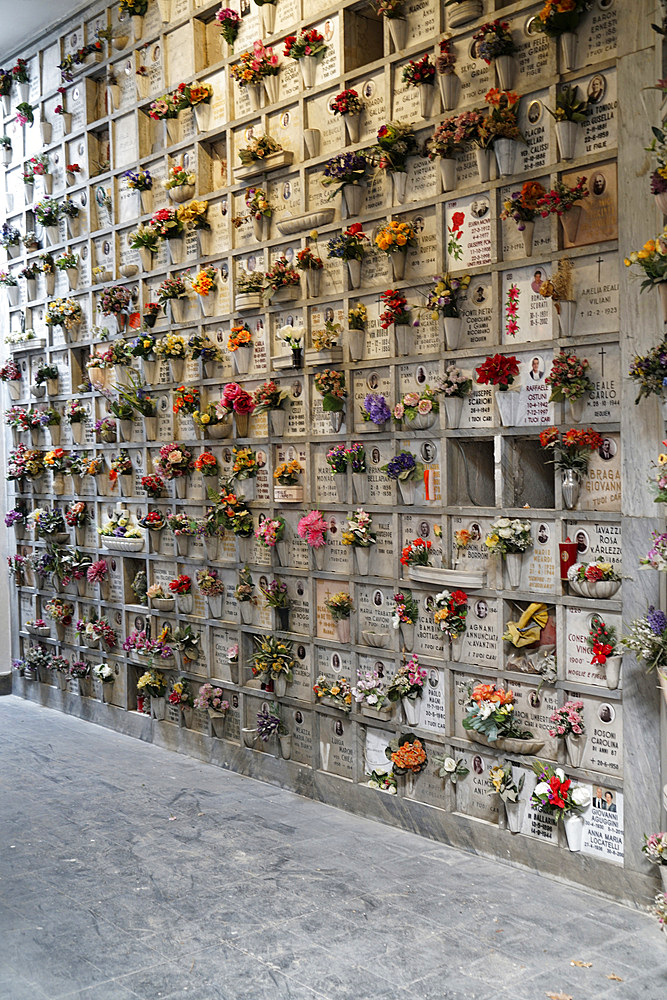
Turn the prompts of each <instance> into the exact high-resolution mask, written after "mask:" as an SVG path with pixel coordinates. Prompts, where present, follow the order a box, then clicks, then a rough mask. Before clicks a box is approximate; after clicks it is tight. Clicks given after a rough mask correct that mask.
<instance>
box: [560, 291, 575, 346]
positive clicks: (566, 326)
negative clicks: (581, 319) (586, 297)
mask: <svg viewBox="0 0 667 1000" xmlns="http://www.w3.org/2000/svg"><path fill="white" fill-rule="evenodd" d="M558 305H559V308H560V312H559V313H557V315H558V326H559V329H560V335H561V337H571V336H572V334H573V332H574V321H575V319H576V315H577V303H576V302H574V301H572V300H570V299H562V300H561V301H560V302H559V303H558Z"/></svg>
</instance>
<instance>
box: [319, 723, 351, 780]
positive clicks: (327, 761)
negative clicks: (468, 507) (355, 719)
mask: <svg viewBox="0 0 667 1000" xmlns="http://www.w3.org/2000/svg"><path fill="white" fill-rule="evenodd" d="M319 723H320V768H321V770H322V771H328V772H329V773H330V774H338V775H340V776H341V777H343V778H353V777H354V749H355V746H356V730H355V727H354V726H353V724H352V723H351V722H350V721H349V720H348V719H345V718H338V717H337V718H335V719H334V718H331V717H330V716H320V720H319Z"/></svg>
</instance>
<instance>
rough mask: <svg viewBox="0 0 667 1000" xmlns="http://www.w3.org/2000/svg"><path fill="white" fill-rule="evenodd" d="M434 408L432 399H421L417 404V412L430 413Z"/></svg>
mask: <svg viewBox="0 0 667 1000" xmlns="http://www.w3.org/2000/svg"><path fill="white" fill-rule="evenodd" d="M432 409H433V403H432V402H431V400H430V399H420V400H419V403H418V405H417V413H430V412H431V410H432Z"/></svg>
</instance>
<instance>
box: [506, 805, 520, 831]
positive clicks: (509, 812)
mask: <svg viewBox="0 0 667 1000" xmlns="http://www.w3.org/2000/svg"><path fill="white" fill-rule="evenodd" d="M503 806H504V807H505V822H506V823H507V829H508V831H509V832H510V833H519V831H520V830H521V821H522V819H523V802H522V801H521V799H519V800H518V802H506V801H504V802H503Z"/></svg>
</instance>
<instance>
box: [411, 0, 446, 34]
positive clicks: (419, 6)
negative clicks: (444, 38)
mask: <svg viewBox="0 0 667 1000" xmlns="http://www.w3.org/2000/svg"><path fill="white" fill-rule="evenodd" d="M404 12H405V13H404V17H406V18H407V20H408V31H409V43H408V44H410V45H414V44H415V43H416V42H418V41H420V40H421V39H422V38H428V37H430V36H431V35H434V34H437V32H438V29H439V22H438V15H439V4H438V2H437V0H408V2H407V3H406V4H405V5H404Z"/></svg>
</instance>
